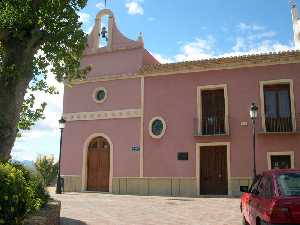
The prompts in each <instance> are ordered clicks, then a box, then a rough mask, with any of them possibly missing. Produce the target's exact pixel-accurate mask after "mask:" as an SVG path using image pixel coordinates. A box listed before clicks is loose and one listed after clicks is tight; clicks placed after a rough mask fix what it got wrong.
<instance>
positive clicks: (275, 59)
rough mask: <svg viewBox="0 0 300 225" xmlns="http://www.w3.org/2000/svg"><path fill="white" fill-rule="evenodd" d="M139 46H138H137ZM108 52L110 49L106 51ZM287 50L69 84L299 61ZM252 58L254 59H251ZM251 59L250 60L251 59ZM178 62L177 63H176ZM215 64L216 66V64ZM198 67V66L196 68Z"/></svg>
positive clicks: (77, 81) (75, 82)
mask: <svg viewBox="0 0 300 225" xmlns="http://www.w3.org/2000/svg"><path fill="white" fill-rule="evenodd" d="M138 48H140V47H138ZM108 52H110V51H108ZM287 54H288V52H283V53H280V54H276V55H272V54H267V55H265V56H266V57H269V58H267V59H261V58H258V57H260V56H258V55H253V56H248V58H249V60H246V61H242V62H239V61H240V60H244V59H243V57H245V56H242V57H238V59H236V58H235V59H234V60H235V62H233V58H230V57H228V58H225V59H223V60H224V63H218V65H217V64H216V63H214V61H216V59H213V60H211V62H212V63H211V65H214V67H213V66H211V65H210V64H208V66H205V65H203V66H197V65H191V66H193V68H190V69H186V67H183V66H182V67H181V68H179V69H177V70H176V69H175V66H177V64H175V65H174V70H172V71H167V72H164V71H158V72H154V73H151V72H152V71H150V73H148V72H147V71H146V72H143V71H142V72H138V73H132V74H126V73H123V74H111V75H104V74H97V76H95V77H97V78H94V79H85V80H78V79H77V80H74V81H72V82H71V84H84V83H93V82H98V81H110V80H119V79H137V78H140V77H155V76H168V75H180V76H181V75H182V74H187V75H188V74H190V73H199V72H205V71H212V70H214V71H218V70H233V69H238V68H251V67H262V66H272V65H287V64H295V63H299V62H300V60H299V59H298V58H299V56H298V55H295V54H299V52H292V53H290V54H294V55H291V56H287ZM85 55H90V53H89V54H85ZM253 59H254V60H253ZM231 60H232V62H231ZM251 60H252V61H251ZM197 62H198V61H195V62H191V64H192V63H197ZM180 63H181V64H183V63H184V62H180ZM178 64H179V63H178ZM216 65H217V66H216ZM170 66H173V64H171V65H170ZM197 67H198V68H197Z"/></svg>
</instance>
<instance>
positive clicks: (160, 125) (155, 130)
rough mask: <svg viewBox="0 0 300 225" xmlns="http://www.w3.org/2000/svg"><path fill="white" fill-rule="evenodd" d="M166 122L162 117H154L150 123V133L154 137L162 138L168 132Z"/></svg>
mask: <svg viewBox="0 0 300 225" xmlns="http://www.w3.org/2000/svg"><path fill="white" fill-rule="evenodd" d="M166 128H167V126H166V122H165V120H164V119H163V118H161V117H154V118H152V119H151V121H150V123H149V133H150V136H151V137H153V138H161V137H162V136H163V135H164V134H165V132H166Z"/></svg>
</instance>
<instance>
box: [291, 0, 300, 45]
mask: <svg viewBox="0 0 300 225" xmlns="http://www.w3.org/2000/svg"><path fill="white" fill-rule="evenodd" d="M291 7H292V19H293V29H294V41H295V48H296V49H298V50H300V18H299V14H298V9H297V5H296V1H295V0H291Z"/></svg>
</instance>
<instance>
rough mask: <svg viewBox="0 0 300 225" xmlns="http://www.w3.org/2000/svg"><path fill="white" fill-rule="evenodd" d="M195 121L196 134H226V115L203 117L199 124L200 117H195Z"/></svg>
mask: <svg viewBox="0 0 300 225" xmlns="http://www.w3.org/2000/svg"><path fill="white" fill-rule="evenodd" d="M194 121H195V122H194V124H195V135H196V136H201V135H222V134H226V129H225V117H224V116H223V117H222V116H207V117H202V120H201V124H199V120H198V119H195V120H194Z"/></svg>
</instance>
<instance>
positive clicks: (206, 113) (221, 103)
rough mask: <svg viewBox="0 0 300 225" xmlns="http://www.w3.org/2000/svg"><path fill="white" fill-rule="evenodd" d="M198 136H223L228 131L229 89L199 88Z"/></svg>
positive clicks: (211, 86)
mask: <svg viewBox="0 0 300 225" xmlns="http://www.w3.org/2000/svg"><path fill="white" fill-rule="evenodd" d="M198 107H199V121H198V134H200V135H222V134H226V133H227V131H228V118H227V115H228V112H227V110H228V109H227V87H226V85H210V86H203V87H198Z"/></svg>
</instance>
